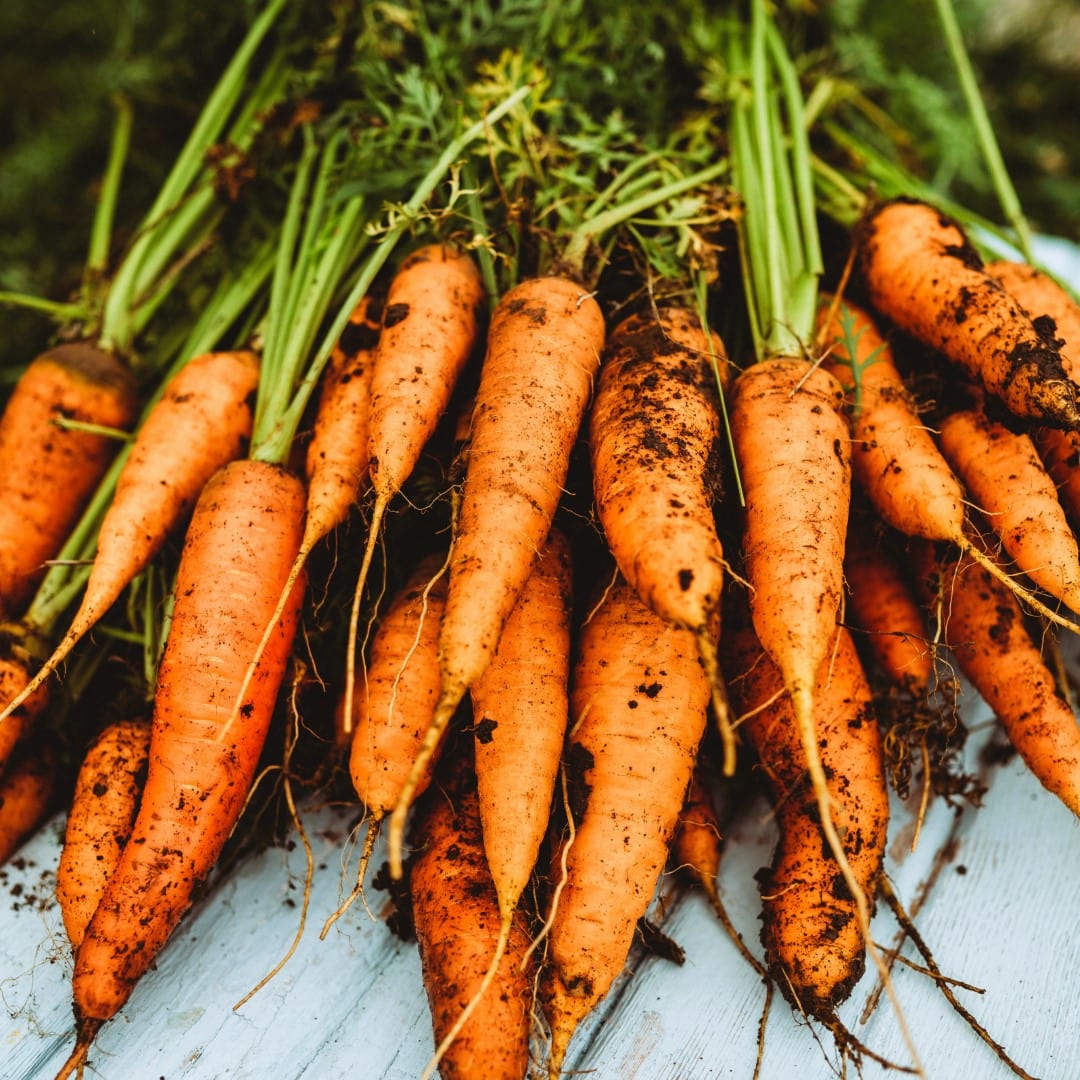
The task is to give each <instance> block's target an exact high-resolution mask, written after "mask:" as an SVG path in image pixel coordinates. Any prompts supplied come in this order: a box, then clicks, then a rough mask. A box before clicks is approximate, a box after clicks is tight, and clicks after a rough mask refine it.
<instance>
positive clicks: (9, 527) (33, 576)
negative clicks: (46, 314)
mask: <svg viewBox="0 0 1080 1080" xmlns="http://www.w3.org/2000/svg"><path fill="white" fill-rule="evenodd" d="M136 405H137V399H136V389H135V381H134V379H133V378H132V376H131V373H130V372H129V371H128V369H127V367H126V366H125V365H124V364H123V363H121V362H120V360H118V359H117V357H116V356H114V355H113V354H112V353H110V352H106V351H104V350H102V349H99V348H97V347H96V346H93V345H90V344H85V343H79V344H71V345H58V346H57V347H56V348H55V349H50V350H49V351H48V352H46V353H43V354H42V355H41V356H39V357H38V358H37V359H36V360H34V361H33V362H32V363H31V364H30V366H29V367H28V368H27V369H26V371H25V373H24V374H23V375H22V377H21V378H20V379H19V381H18V383H17V384H16V386H15V389H14V390H13V391H12V394H11V397H10V398H9V399H8V403H7V406H6V408H5V409H4V414H3V416H2V417H0V618H2V619H13V618H16V617H18V616H19V615H20V614H21V613H22V609H23V607H24V606H25V603H26V601H27V600H28V599H29V597H30V595H31V593H32V592H33V590H34V587H35V585H36V584H37V582H38V581H39V580H40V578H41V576H42V574H44V572H45V563H46V561H47V560H48V559H51V558H52V557H53V556H54V555H56V553H57V552H58V551H59V550H60V548H61V546H62V545H63V542H64V540H65V539H66V538H67V535H68V533H69V532H70V531H71V528H72V527H73V526H74V524H75V522H76V520H77V519H78V516H79V514H80V512H81V511H82V508H83V506H84V504H85V502H86V500H87V499H88V498H89V497H90V495H91V493H92V492H93V490H94V488H95V487H97V485H98V482H99V481H100V480H101V477H102V476H103V474H104V472H105V469H106V468H107V467H108V464H109V462H110V461H111V460H112V457H113V455H114V454H115V452H116V450H117V449H118V448H119V446H120V441H119V440H118V439H117V438H116V436H115V435H109V434H102V433H101V432H98V431H95V432H91V431H87V430H82V429H79V428H68V427H64V426H62V425H63V424H64V423H66V422H69V421H74V422H75V423H77V424H83V425H95V426H97V427H103V428H113V429H127V428H128V427H130V425H131V424H132V422H133V421H134V419H135V409H136Z"/></svg>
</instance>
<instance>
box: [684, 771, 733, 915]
mask: <svg viewBox="0 0 1080 1080" xmlns="http://www.w3.org/2000/svg"><path fill="white" fill-rule="evenodd" d="M723 843H724V837H723V834H722V832H721V830H720V817H719V815H718V814H717V812H716V806H715V804H714V803H713V797H712V792H710V791H709V783H708V778H707V777H706V776H704V775H703V771H702V769H701V766H700V765H698V766H696V767H695V768H694V773H693V776H692V777H691V779H690V787H689V788H688V789H687V792H686V800H685V802H684V803H683V808H682V811H681V812H680V814H679V820H678V823H677V824H676V826H675V835H674V837H673V838H672V842H671V854H672V862H673V863H674V865H675V867H676V869H678V870H681V871H683V872H685V873H686V874H687V875H688V876H689V877H691V878H692V879H693V880H694V881H695V882H697V883H698V884H699V885H700V886H701V887H702V889H704V890H705V893H706V895H707V896H708V897H709V898H710V899H712V897H713V896H715V895H716V878H717V875H718V874H719V873H720V849H721V847H722V846H723Z"/></svg>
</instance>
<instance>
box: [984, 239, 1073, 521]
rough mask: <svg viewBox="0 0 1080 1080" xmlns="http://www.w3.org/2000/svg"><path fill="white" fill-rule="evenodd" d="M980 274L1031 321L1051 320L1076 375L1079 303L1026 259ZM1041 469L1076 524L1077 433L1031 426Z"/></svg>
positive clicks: (1063, 357) (997, 264) (990, 266)
mask: <svg viewBox="0 0 1080 1080" xmlns="http://www.w3.org/2000/svg"><path fill="white" fill-rule="evenodd" d="M986 272H987V273H988V274H989V275H990V276H991V277H993V278H994V279H995V280H996V281H999V282H1001V284H1002V286H1003V287H1004V288H1005V290H1006V291H1007V292H1008V293H1009V295H1010V296H1012V297H1013V298H1014V299H1015V300H1016V301H1017V303H1019V304H1020V306H1021V307H1022V308H1023V309H1024V310H1025V311H1026V312H1027V313H1028V314H1029V315H1030V316H1031V318H1032V319H1033V320H1035V321H1038V320H1040V319H1042V320H1045V319H1047V318H1049V319H1053V321H1054V330H1053V333H1054V337H1055V338H1057V340H1058V341H1060V342H1061V360H1062V363H1063V364H1064V365H1065V369H1066V371H1068V373H1069V376H1070V377H1071V378H1075V377H1076V365H1075V363H1074V359H1073V357H1074V354H1076V353H1080V304H1077V302H1076V301H1075V300H1074V299H1073V298H1072V296H1071V295H1070V294H1069V293H1068V291H1067V290H1065V289H1063V288H1062V287H1061V286H1060V285H1059V284H1058V283H1057V282H1056V281H1055V280H1054V279H1053V278H1052V277H1050V276H1049V275H1048V274H1045V273H1043V272H1042V271H1041V270H1037V269H1036V268H1035V267H1033V266H1028V265H1027V264H1026V263H1017V262H1007V261H1004V260H1002V261H998V262H991V263H987V264H986ZM1030 434H1031V438H1032V441H1033V442H1034V443H1035V446H1036V447H1037V448H1038V451H1039V456H1040V457H1041V458H1042V461H1043V464H1044V465H1045V466H1046V471H1047V472H1048V473H1049V474H1050V477H1051V479H1052V480H1053V481H1054V483H1055V485H1056V486H1057V489H1058V499H1059V500H1060V501H1061V504H1062V506H1064V507H1065V510H1066V513H1068V515H1069V517H1070V518H1071V520H1072V522H1073V525H1074V526H1080V432H1075V431H1058V430H1057V429H1056V428H1046V427H1037V428H1034V429H1033V430H1032V431H1031V432H1030Z"/></svg>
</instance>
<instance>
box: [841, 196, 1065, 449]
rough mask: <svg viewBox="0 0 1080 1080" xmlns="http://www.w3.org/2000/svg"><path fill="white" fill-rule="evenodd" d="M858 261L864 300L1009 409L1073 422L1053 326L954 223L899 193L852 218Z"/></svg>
mask: <svg viewBox="0 0 1080 1080" xmlns="http://www.w3.org/2000/svg"><path fill="white" fill-rule="evenodd" d="M858 244H859V266H860V268H861V272H862V278H863V280H864V282H865V285H866V288H867V291H868V292H869V295H870V300H871V303H872V304H873V306H874V307H875V308H876V309H877V310H878V311H879V312H881V313H882V314H883V315H885V316H886V317H887V318H889V319H891V320H892V321H893V322H894V323H896V324H897V325H898V326H900V327H901V328H902V329H904V330H906V331H907V332H908V333H910V334H912V335H914V336H915V337H917V338H918V339H919V340H920V341H922V342H924V343H925V344H927V345H929V346H931V347H932V348H935V349H937V350H939V351H940V352H941V353H943V354H944V355H945V356H946V357H947V358H948V359H949V360H951V361H952V362H953V363H955V364H958V365H959V366H960V367H962V368H963V369H964V370H965V371H966V372H967V373H968V375H969V377H970V378H971V379H972V380H973V381H974V382H977V383H978V384H979V385H980V386H982V387H983V388H984V389H985V390H986V391H987V392H988V393H990V394H993V395H994V396H995V397H997V398H999V399H1000V400H1001V401H1002V402H1003V403H1004V404H1005V406H1006V408H1007V409H1009V411H1010V412H1012V413H1013V414H1014V415H1015V416H1018V417H1020V418H1022V419H1026V420H1033V421H1036V422H1037V423H1040V424H1045V425H1046V426H1048V427H1059V428H1063V429H1065V430H1073V429H1076V428H1077V427H1080V387H1078V386H1077V384H1076V383H1075V382H1073V380H1072V379H1070V378H1069V376H1068V374H1067V372H1066V370H1065V366H1064V364H1063V362H1062V359H1061V350H1060V348H1059V346H1058V343H1057V341H1056V340H1055V338H1054V334H1053V333H1052V331H1051V328H1049V327H1048V326H1047V325H1046V324H1045V323H1039V324H1033V323H1032V320H1031V319H1030V318H1029V317H1028V316H1027V314H1026V313H1025V312H1024V311H1023V309H1022V308H1021V307H1020V305H1019V304H1017V302H1016V301H1015V300H1013V299H1012V297H1011V296H1010V295H1009V294H1008V293H1007V292H1006V291H1005V290H1004V289H1003V288H1002V287H1001V285H999V284H998V282H997V281H995V280H994V278H992V277H991V276H990V275H989V274H988V273H987V272H986V271H985V269H984V268H983V265H982V260H981V259H980V258H979V256H978V253H977V252H976V251H975V249H974V248H973V247H972V246H971V244H970V243H969V242H968V240H967V238H966V237H965V236H964V233H963V231H962V230H961V228H960V226H959V225H958V224H957V223H956V222H955V221H952V220H951V219H950V218H948V217H946V216H945V215H944V214H942V213H941V212H940V211H939V210H936V209H935V208H934V207H932V206H929V205H928V204H926V203H923V202H918V201H915V200H908V199H899V200H895V201H893V202H889V203H886V204H885V205H884V206H882V207H880V208H878V209H877V210H876V211H874V212H873V213H871V214H870V215H869V216H868V217H867V218H866V219H864V221H863V222H862V224H861V226H860V229H859V233H858Z"/></svg>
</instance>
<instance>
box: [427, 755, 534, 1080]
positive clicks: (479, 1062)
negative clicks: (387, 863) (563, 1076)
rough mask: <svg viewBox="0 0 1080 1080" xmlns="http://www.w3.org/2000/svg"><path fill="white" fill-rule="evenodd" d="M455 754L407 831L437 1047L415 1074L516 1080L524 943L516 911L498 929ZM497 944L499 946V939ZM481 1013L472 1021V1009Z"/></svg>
mask: <svg viewBox="0 0 1080 1080" xmlns="http://www.w3.org/2000/svg"><path fill="white" fill-rule="evenodd" d="M465 749H466V748H465V747H461V746H455V747H454V750H455V751H457V752H456V753H455V754H454V755H453V760H452V761H451V762H449V763H448V768H446V769H443V770H442V771H441V774H440V776H439V790H438V791H437V792H436V791H434V790H433V791H431V792H429V794H428V798H427V799H426V800H425V801H424V803H423V805H422V806H421V808H420V809H419V811H418V813H417V815H416V819H415V821H414V824H413V827H412V838H413V845H414V847H415V849H416V850H417V852H418V854H417V855H416V857H415V858H414V860H413V861H412V862H411V864H410V870H409V892H410V896H411V901H412V914H413V922H414V925H415V927H416V940H417V943H418V944H419V947H420V962H421V966H422V968H423V977H424V988H425V990H426V991H427V996H428V1001H429V1003H430V1005H431V1016H432V1023H433V1027H434V1032H435V1041H436V1043H437V1044H438V1046H437V1048H436V1052H435V1056H434V1057H433V1058H432V1060H431V1062H430V1063H429V1065H428V1068H427V1069H426V1070H425V1071H424V1073H423V1076H424V1077H428V1076H431V1075H432V1074H433V1072H434V1070H435V1068H436V1067H438V1070H439V1075H440V1076H441V1077H442V1078H443V1080H467V1078H470V1077H476V1078H482V1080H521V1078H523V1077H525V1076H526V1075H527V1073H528V1070H529V1032H530V1025H531V1018H532V998H533V977H534V972H533V968H532V964H531V963H530V962H527V961H526V955H527V952H528V949H529V944H530V940H531V936H530V934H529V928H528V925H527V923H526V921H525V919H524V917H523V916H522V914H521V913H519V914H518V915H516V916H515V917H514V918H513V920H512V925H511V930H510V932H509V934H505V933H504V932H502V931H501V929H500V927H501V923H502V916H501V915H500V906H501V905H500V900H499V897H498V895H497V892H496V888H495V884H494V882H493V880H492V877H491V871H490V869H489V866H488V861H487V857H486V855H485V848H486V843H485V840H484V839H483V836H482V828H481V824H480V806H479V798H478V796H477V792H476V778H475V776H474V775H473V772H472V768H471V761H470V755H469V754H468V753H467V752H464V753H462V752H461V751H462V750H465ZM504 938H505V941H504ZM477 1005H479V1007H480V1009H481V1011H480V1012H479V1013H476V1014H475V1015H474V1011H475V1008H476V1006H477Z"/></svg>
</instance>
